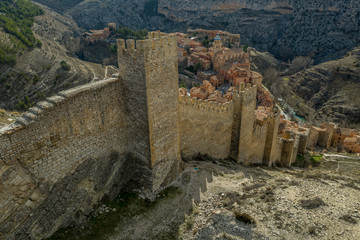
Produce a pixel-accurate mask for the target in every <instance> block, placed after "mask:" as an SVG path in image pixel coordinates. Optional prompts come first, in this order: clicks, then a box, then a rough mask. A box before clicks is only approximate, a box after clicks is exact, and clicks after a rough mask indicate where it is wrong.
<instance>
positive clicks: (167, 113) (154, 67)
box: [118, 32, 181, 192]
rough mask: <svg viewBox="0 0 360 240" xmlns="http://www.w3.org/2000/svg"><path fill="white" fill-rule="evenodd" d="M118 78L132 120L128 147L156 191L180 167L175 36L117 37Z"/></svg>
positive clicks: (171, 178) (176, 172) (162, 34)
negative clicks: (145, 170) (143, 38)
mask: <svg viewBox="0 0 360 240" xmlns="http://www.w3.org/2000/svg"><path fill="white" fill-rule="evenodd" d="M118 62H119V80H120V84H121V88H122V93H121V97H122V100H123V104H124V108H125V114H126V119H127V124H128V128H127V129H128V132H127V134H128V148H129V152H131V153H132V154H133V155H134V156H135V159H136V161H138V162H139V164H137V165H138V166H139V167H140V166H141V167H142V168H143V167H144V166H146V168H147V172H148V173H150V174H151V176H150V175H147V174H145V175H144V176H143V178H146V181H148V184H149V186H150V188H151V189H152V191H153V192H154V191H156V190H158V189H159V188H161V186H162V185H166V184H168V183H169V182H170V181H171V180H173V179H174V178H175V177H176V176H177V174H178V172H179V165H180V161H181V157H180V134H179V118H178V107H179V101H178V98H179V96H178V61H177V42H176V36H175V35H172V34H169V35H168V34H164V33H159V32H151V33H149V38H148V39H145V40H138V41H134V40H126V41H125V40H122V39H120V40H118Z"/></svg>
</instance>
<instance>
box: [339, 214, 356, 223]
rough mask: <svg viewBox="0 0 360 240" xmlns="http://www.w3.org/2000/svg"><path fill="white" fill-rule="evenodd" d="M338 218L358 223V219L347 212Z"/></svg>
mask: <svg viewBox="0 0 360 240" xmlns="http://www.w3.org/2000/svg"><path fill="white" fill-rule="evenodd" d="M339 219H341V220H344V221H345V222H348V223H352V224H357V223H358V221H357V220H356V219H355V218H353V217H352V216H351V215H349V214H345V215H343V216H341V217H340V218H339Z"/></svg>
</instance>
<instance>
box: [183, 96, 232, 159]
mask: <svg viewBox="0 0 360 240" xmlns="http://www.w3.org/2000/svg"><path fill="white" fill-rule="evenodd" d="M233 114H234V103H233V102H229V103H225V104H221V103H216V102H207V101H203V100H201V99H196V98H191V97H190V96H180V111H179V116H180V136H181V138H180V146H181V152H182V156H183V157H184V158H191V157H193V156H196V155H197V154H198V153H200V154H204V155H205V154H206V155H208V156H210V157H213V158H217V159H225V158H228V157H229V155H230V147H231V131H232V125H233Z"/></svg>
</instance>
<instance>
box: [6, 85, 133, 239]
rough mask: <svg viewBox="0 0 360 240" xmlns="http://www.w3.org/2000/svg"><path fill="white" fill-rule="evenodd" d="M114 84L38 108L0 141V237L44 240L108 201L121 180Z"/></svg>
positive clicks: (121, 134)
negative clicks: (95, 205)
mask: <svg viewBox="0 0 360 240" xmlns="http://www.w3.org/2000/svg"><path fill="white" fill-rule="evenodd" d="M119 91H120V85H119V81H118V79H109V80H104V81H101V82H96V83H93V84H89V85H84V86H81V87H78V88H74V89H70V90H68V91H64V92H60V93H59V94H58V95H56V96H54V97H51V98H48V99H47V100H46V101H43V102H39V103H38V104H37V105H36V106H35V107H33V108H31V109H30V110H29V111H28V112H26V113H25V114H24V115H23V116H22V117H21V118H19V119H17V121H16V122H15V123H14V124H12V125H10V126H8V127H7V128H4V129H2V130H1V133H0V160H1V161H0V177H1V179H2V181H1V183H0V184H1V185H0V187H1V195H0V206H1V209H0V211H1V214H0V233H1V234H0V236H1V239H6V238H7V237H9V238H10V239H11V238H14V239H23V238H25V239H26V238H34V239H38V238H42V237H46V236H49V234H51V233H52V232H53V231H55V230H56V229H57V228H58V227H59V226H67V225H68V224H69V223H71V222H72V221H76V220H78V221H81V218H82V217H83V216H84V215H86V214H88V213H89V211H91V208H92V205H93V204H95V203H96V202H97V201H99V200H100V199H101V198H102V197H103V196H104V195H112V196H116V194H117V193H118V192H119V190H120V187H121V186H122V183H126V181H127V180H126V179H127V177H126V176H125V175H126V174H127V173H126V172H128V171H126V169H125V167H124V166H123V164H124V161H125V155H126V152H127V138H126V136H127V135H126V134H125V132H126V131H127V130H126V125H125V121H124V113H123V109H122V104H121V100H120V98H119Z"/></svg>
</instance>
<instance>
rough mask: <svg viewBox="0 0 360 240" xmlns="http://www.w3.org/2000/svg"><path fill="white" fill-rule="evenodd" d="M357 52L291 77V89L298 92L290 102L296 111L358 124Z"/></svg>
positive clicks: (359, 69) (313, 117)
mask: <svg viewBox="0 0 360 240" xmlns="http://www.w3.org/2000/svg"><path fill="white" fill-rule="evenodd" d="M357 51H358V50H354V51H352V52H350V53H349V56H347V57H345V58H342V59H339V60H336V61H330V62H326V63H323V64H320V65H317V66H315V67H312V68H309V69H307V70H304V71H301V72H299V73H297V74H295V75H292V76H290V77H289V80H290V81H289V86H290V88H291V89H290V91H293V93H294V95H293V96H292V97H291V98H290V103H289V104H290V105H291V106H292V107H293V108H294V109H295V111H296V112H297V113H299V114H302V115H304V116H305V117H307V118H308V119H311V120H314V121H318V122H322V121H329V122H331V121H334V122H338V123H348V124H349V123H358V122H359V119H360V97H359V96H360V65H359V62H360V57H359V56H358V55H356V54H355V53H356V52H357ZM308 108H309V109H308ZM311 110H312V111H311Z"/></svg>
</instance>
